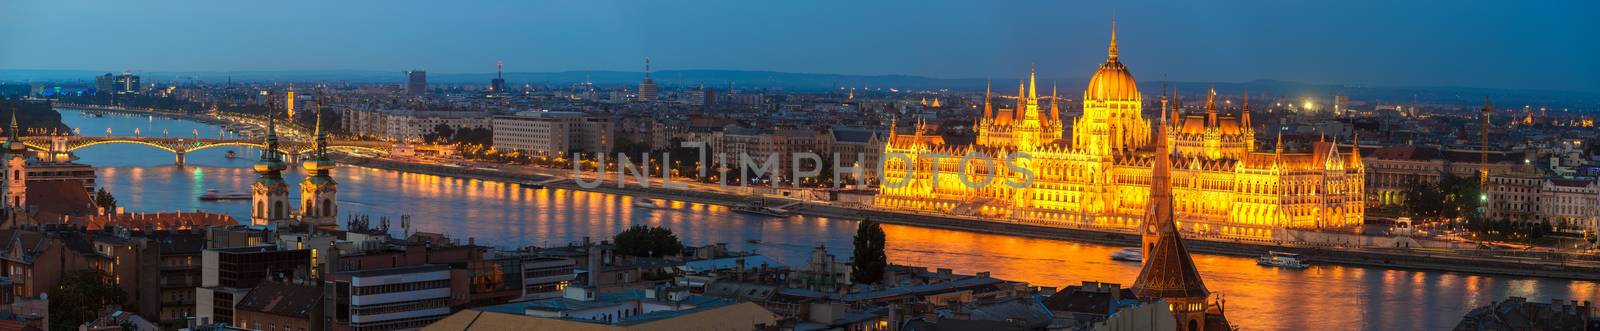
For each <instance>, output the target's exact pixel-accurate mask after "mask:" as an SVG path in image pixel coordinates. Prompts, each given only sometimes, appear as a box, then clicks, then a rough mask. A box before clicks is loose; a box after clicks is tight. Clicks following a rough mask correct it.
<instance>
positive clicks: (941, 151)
mask: <svg viewBox="0 0 1600 331" xmlns="http://www.w3.org/2000/svg"><path fill="white" fill-rule="evenodd" d="M1051 94H1052V95H1051V96H1049V97H1048V99H1049V100H1050V103H1049V105H1048V108H1045V109H1041V108H1042V107H1044V105H1042V103H1041V102H1040V101H1041V98H1040V97H1039V96H1038V89H1037V84H1036V82H1035V78H1034V75H1033V74H1032V73H1030V74H1029V78H1028V81H1025V82H1019V83H1018V92H1017V96H1016V100H1017V102H1016V106H1015V107H1013V108H1011V109H995V107H994V105H993V104H992V102H991V100H992V99H993V98H991V97H990V96H989V95H988V93H986V94H985V99H984V106H983V114H982V117H981V118H980V119H979V120H978V121H977V123H974V128H975V130H976V131H977V132H976V133H977V140H976V141H975V142H974V143H972V144H963V145H954V144H946V143H945V141H944V139H943V138H942V137H940V136H938V135H935V134H930V133H928V132H926V131H927V130H926V126H925V125H924V124H922V123H920V121H919V123H917V124H916V127H915V128H914V130H913V131H912V132H911V133H909V134H902V133H897V132H896V133H891V137H890V139H889V141H888V144H887V145H886V146H885V147H884V153H885V155H891V154H897V155H904V156H906V157H884V158H883V160H884V161H883V165H882V166H883V169H884V170H883V174H884V177H883V178H884V179H883V182H884V183H890V182H893V183H896V184H901V183H903V185H881V186H882V187H881V190H880V192H879V194H878V195H877V197H876V198H875V201H874V205H876V206H877V207H880V208H886V209H901V210H915V211H931V212H942V213H951V214H956V215H971V216H982V217H993V218H1005V219H1010V220H1013V221H1017V222H1023V223H1031V224H1038V225H1044V226H1064V227H1092V228H1108V229H1134V228H1136V227H1138V226H1139V225H1140V223H1141V218H1142V216H1143V213H1144V211H1145V209H1146V206H1145V205H1146V202H1147V201H1146V200H1147V199H1148V197H1149V196H1150V186H1151V182H1152V176H1151V168H1152V165H1153V163H1154V162H1157V160H1158V159H1157V158H1155V157H1154V156H1153V155H1154V154H1155V153H1154V150H1155V149H1156V148H1155V147H1156V146H1153V145H1154V144H1155V143H1153V140H1154V139H1152V137H1153V136H1154V135H1153V131H1157V130H1156V129H1157V125H1154V124H1152V121H1151V120H1147V119H1145V117H1144V113H1143V110H1144V109H1143V107H1144V99H1143V96H1142V95H1141V94H1140V93H1139V89H1138V86H1137V84H1136V83H1135V81H1134V79H1133V74H1131V73H1130V72H1129V71H1128V67H1127V66H1126V65H1124V64H1123V63H1122V61H1121V60H1120V59H1119V58H1118V54H1117V36H1116V29H1115V28H1113V29H1112V33H1111V42H1110V47H1109V49H1108V52H1107V56H1106V61H1105V63H1102V64H1100V67H1099V70H1097V71H1096V72H1095V74H1094V76H1093V77H1091V78H1090V79H1089V85H1088V88H1087V89H1086V90H1085V91H1084V92H1083V99H1082V100H1083V113H1082V115H1081V116H1079V117H1078V118H1074V119H1062V118H1059V117H1060V114H1061V112H1060V109H1059V108H1058V105H1057V104H1058V103H1059V101H1057V100H1059V99H1058V98H1056V97H1055V96H1054V94H1055V93H1054V92H1053V91H1052V92H1051ZM1248 100H1249V99H1248V97H1246V99H1245V103H1244V107H1243V108H1242V109H1240V110H1239V111H1238V112H1237V114H1221V113H1219V111H1218V108H1217V104H1216V93H1215V91H1211V92H1210V93H1208V95H1207V98H1206V102H1205V107H1204V112H1203V113H1194V114H1186V113H1184V112H1182V111H1180V110H1178V109H1175V106H1172V105H1169V104H1168V99H1167V97H1166V96H1162V97H1161V102H1160V104H1161V107H1162V109H1163V114H1162V115H1160V116H1162V117H1166V116H1169V115H1168V109H1169V108H1173V109H1171V110H1170V119H1169V118H1163V119H1162V120H1161V121H1160V122H1163V124H1161V126H1162V129H1164V130H1160V131H1161V132H1165V133H1164V134H1163V135H1164V136H1165V137H1164V138H1166V139H1163V141H1164V142H1162V143H1160V144H1163V145H1165V146H1164V147H1165V148H1168V149H1170V150H1171V151H1172V154H1173V155H1172V157H1170V158H1167V159H1165V160H1166V161H1165V162H1169V163H1168V166H1170V168H1171V169H1172V176H1171V178H1170V182H1169V184H1170V185H1171V186H1172V194H1173V196H1174V210H1175V213H1176V217H1177V219H1181V220H1183V221H1182V222H1178V224H1177V225H1176V226H1177V227H1178V228H1180V229H1182V230H1185V231H1191V232H1196V233H1206V234H1212V235H1218V236H1225V237H1235V238H1253V239H1270V238H1273V237H1274V231H1276V230H1279V229H1351V228H1353V227H1354V226H1357V225H1360V224H1361V222H1362V217H1363V213H1364V211H1363V200H1362V176H1363V173H1364V169H1363V166H1362V164H1361V156H1360V155H1359V151H1357V150H1352V149H1346V150H1341V149H1339V148H1337V145H1336V144H1335V142H1334V141H1332V140H1331V139H1323V140H1322V141H1318V142H1317V143H1315V144H1313V145H1312V146H1311V148H1310V150H1305V151H1286V150H1285V149H1284V147H1283V143H1282V138H1281V136H1280V137H1279V139H1278V142H1277V144H1276V145H1275V146H1273V147H1272V148H1270V149H1265V148H1259V147H1258V146H1256V145H1257V143H1256V131H1255V127H1254V126H1253V125H1252V123H1251V122H1250V106H1249V101H1248ZM1174 102H1175V100H1174ZM1066 121H1071V122H1070V123H1069V122H1066ZM1066 127H1070V130H1068V129H1065V128H1066ZM891 131H894V129H891ZM1067 131H1070V132H1067ZM970 153H982V154H983V155H986V156H988V157H991V158H994V159H1000V158H1003V157H1005V156H1006V155H1012V154H1013V153H1025V154H1027V155H1028V156H1029V157H1028V158H1019V159H1017V160H1015V163H1014V164H1007V165H998V163H995V164H989V163H985V162H982V161H969V163H968V164H966V166H965V167H963V164H962V157H961V156H963V155H969V154H970ZM930 155H945V156H948V157H929V156H930ZM1012 165H1014V166H1016V167H1012ZM935 168H937V170H938V172H937V173H934V171H933V170H934V169H935ZM1020 169H1027V170H1029V171H1028V172H1031V177H1032V178H1031V179H1032V181H1031V185H1025V186H1023V187H1012V186H1009V185H1005V184H1003V183H1004V182H1006V181H1011V182H1026V181H1027V180H1025V179H1026V178H1025V177H1028V176H1030V175H1029V174H1027V173H1025V172H1024V171H1019V170H1020ZM963 176H964V177H963ZM984 178H993V179H994V180H993V181H991V182H988V183H986V185H966V184H964V181H965V182H980V183H981V182H982V180H983V179H984ZM891 186H894V187H891Z"/></svg>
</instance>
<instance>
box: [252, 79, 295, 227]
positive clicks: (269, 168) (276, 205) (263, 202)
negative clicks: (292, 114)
mask: <svg viewBox="0 0 1600 331" xmlns="http://www.w3.org/2000/svg"><path fill="white" fill-rule="evenodd" d="M268 109H269V111H270V109H271V107H270V106H269V107H268ZM285 168H286V166H285V165H284V163H283V158H282V157H281V156H279V155H278V126H277V123H276V122H274V119H273V117H272V115H271V114H268V115H267V144H266V146H265V147H263V148H262V149H261V160H259V161H256V165H255V170H256V174H257V175H259V176H258V177H257V178H256V182H255V183H254V184H250V203H251V208H250V225H273V224H280V223H283V222H285V221H288V220H289V211H288V208H289V206H288V204H289V185H288V184H286V183H284V181H283V170H284V169H285Z"/></svg>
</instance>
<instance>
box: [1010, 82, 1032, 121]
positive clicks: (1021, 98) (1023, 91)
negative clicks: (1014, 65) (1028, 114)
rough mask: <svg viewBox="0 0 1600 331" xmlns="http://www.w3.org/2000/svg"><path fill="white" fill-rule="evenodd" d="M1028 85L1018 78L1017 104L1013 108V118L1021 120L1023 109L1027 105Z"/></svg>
mask: <svg viewBox="0 0 1600 331" xmlns="http://www.w3.org/2000/svg"><path fill="white" fill-rule="evenodd" d="M1027 97H1028V87H1027V85H1026V84H1024V82H1023V81H1022V80H1020V79H1019V80H1017V106H1016V107H1015V109H1012V110H1011V119H1013V120H1017V122H1021V119H1022V109H1023V108H1025V107H1027V106H1028V104H1027V102H1028V101H1027Z"/></svg>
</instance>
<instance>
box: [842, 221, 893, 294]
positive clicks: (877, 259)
mask: <svg viewBox="0 0 1600 331" xmlns="http://www.w3.org/2000/svg"><path fill="white" fill-rule="evenodd" d="M883 242H884V234H883V227H881V226H879V225H878V223H877V222H873V221H872V220H871V219H863V220H861V223H860V224H859V225H857V226H856V239H855V258H854V259H852V261H853V262H852V263H851V265H850V279H851V280H852V281H854V282H856V283H864V284H873V283H877V282H878V281H881V280H883V270H884V268H885V267H887V266H888V265H889V256H888V255H886V254H884V251H883V250H884V243H883Z"/></svg>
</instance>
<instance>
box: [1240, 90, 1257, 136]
mask: <svg viewBox="0 0 1600 331" xmlns="http://www.w3.org/2000/svg"><path fill="white" fill-rule="evenodd" d="M1239 121H1240V124H1242V126H1243V127H1244V128H1243V129H1246V130H1250V129H1254V128H1253V127H1251V126H1250V88H1248V87H1247V88H1245V89H1244V109H1243V110H1241V111H1240V112H1239Z"/></svg>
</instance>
